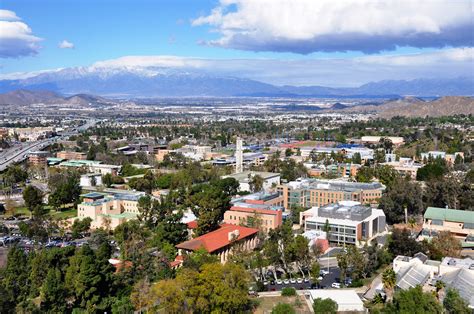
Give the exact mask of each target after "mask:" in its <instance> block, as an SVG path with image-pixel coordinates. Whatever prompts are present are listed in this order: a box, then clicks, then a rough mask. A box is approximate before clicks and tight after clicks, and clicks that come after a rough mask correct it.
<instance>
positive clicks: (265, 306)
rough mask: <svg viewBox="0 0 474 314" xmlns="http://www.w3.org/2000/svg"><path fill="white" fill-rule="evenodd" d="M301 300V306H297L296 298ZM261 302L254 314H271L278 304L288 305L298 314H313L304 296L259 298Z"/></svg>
mask: <svg viewBox="0 0 474 314" xmlns="http://www.w3.org/2000/svg"><path fill="white" fill-rule="evenodd" d="M297 297H298V299H299V301H300V302H299V305H300V306H297V305H296V298H297ZM258 299H259V301H260V302H261V303H260V305H259V306H258V308H257V309H256V310H255V312H254V314H269V313H271V312H272V309H273V308H274V307H275V306H276V305H277V304H278V303H288V304H291V305H292V306H293V308H294V309H295V311H296V313H297V314H307V313H311V311H310V310H309V308H308V305H307V303H306V301H305V299H304V297H303V296H294V297H281V296H279V297H259V298H258Z"/></svg>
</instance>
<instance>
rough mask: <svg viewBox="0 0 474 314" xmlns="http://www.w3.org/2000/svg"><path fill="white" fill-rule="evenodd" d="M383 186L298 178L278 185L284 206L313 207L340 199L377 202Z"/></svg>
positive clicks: (368, 202) (376, 183)
mask: <svg viewBox="0 0 474 314" xmlns="http://www.w3.org/2000/svg"><path fill="white" fill-rule="evenodd" d="M384 189H385V186H384V185H382V184H381V183H378V182H373V183H359V182H347V181H338V180H317V179H300V180H297V181H291V182H289V183H287V184H285V185H281V186H279V187H278V191H279V192H280V194H281V195H282V196H283V199H284V204H283V205H284V207H285V208H287V209H288V208H291V207H293V206H300V207H306V208H309V207H313V206H317V207H320V206H324V205H327V204H334V203H337V202H341V201H355V202H360V203H362V204H377V203H378V200H379V199H380V198H381V197H382V191H383V190H384Z"/></svg>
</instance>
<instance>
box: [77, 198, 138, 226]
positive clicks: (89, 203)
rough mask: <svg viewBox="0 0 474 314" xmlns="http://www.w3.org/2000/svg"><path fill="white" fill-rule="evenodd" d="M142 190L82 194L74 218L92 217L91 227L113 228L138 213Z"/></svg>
mask: <svg viewBox="0 0 474 314" xmlns="http://www.w3.org/2000/svg"><path fill="white" fill-rule="evenodd" d="M142 196H145V193H144V192H131V191H115V192H108V193H98V192H91V193H87V194H83V195H82V198H83V200H82V203H80V204H79V205H78V207H77V217H76V218H72V219H71V221H74V220H75V219H84V218H86V217H89V218H91V219H92V223H91V228H93V229H94V228H107V229H111V230H113V229H115V228H116V227H117V226H118V225H120V224H121V223H124V222H126V221H128V220H131V219H136V218H137V215H138V214H139V210H138V199H139V198H140V197H142Z"/></svg>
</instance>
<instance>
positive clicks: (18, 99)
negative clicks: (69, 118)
mask: <svg viewBox="0 0 474 314" xmlns="http://www.w3.org/2000/svg"><path fill="white" fill-rule="evenodd" d="M107 103H111V101H109V100H107V99H105V98H102V97H96V96H91V95H84V94H79V95H74V96H71V97H62V96H60V95H58V94H56V93H54V92H51V91H44V90H38V91H30V90H23V89H20V90H16V91H11V92H8V93H4V94H0V105H13V106H27V105H31V104H64V105H81V106H87V105H89V104H107Z"/></svg>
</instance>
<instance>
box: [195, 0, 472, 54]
mask: <svg viewBox="0 0 474 314" xmlns="http://www.w3.org/2000/svg"><path fill="white" fill-rule="evenodd" d="M472 5H473V1H472V0H416V1H414V0H379V1H375V0H337V1H334V0H292V1H288V0H221V1H220V4H219V5H218V6H217V7H216V8H214V9H213V10H212V12H211V13H210V14H209V15H206V16H201V17H198V18H197V19H195V20H194V21H193V22H192V24H193V25H194V26H199V25H210V26H212V27H213V28H214V31H217V32H218V33H219V34H220V38H218V39H216V40H211V41H208V42H206V43H207V44H210V45H216V46H222V47H229V48H236V49H243V50H253V51H282V52H283V51H286V52H295V53H303V54H305V53H311V52H314V51H326V52H333V51H350V50H354V51H363V52H365V53H374V52H380V51H382V50H394V49H396V48H397V47H398V46H411V47H418V48H425V47H437V48H440V47H445V46H453V47H462V46H473V42H474V38H473V35H472V28H473V27H474V25H473V8H472Z"/></svg>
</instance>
